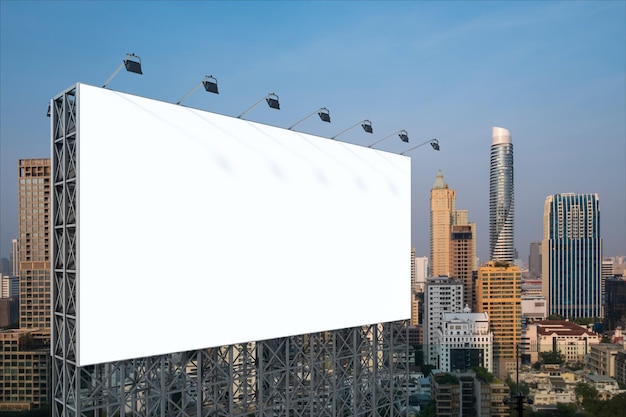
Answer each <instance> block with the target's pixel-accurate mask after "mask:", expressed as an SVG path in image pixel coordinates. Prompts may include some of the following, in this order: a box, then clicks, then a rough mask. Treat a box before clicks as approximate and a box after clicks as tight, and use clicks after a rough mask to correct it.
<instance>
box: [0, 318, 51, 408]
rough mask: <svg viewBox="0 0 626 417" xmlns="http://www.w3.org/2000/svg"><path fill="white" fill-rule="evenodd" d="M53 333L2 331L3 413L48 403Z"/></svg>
mask: <svg viewBox="0 0 626 417" xmlns="http://www.w3.org/2000/svg"><path fill="white" fill-rule="evenodd" d="M49 367H50V334H49V332H48V331H47V329H34V328H30V329H16V330H0V383H1V384H2V385H1V386H2V389H0V411H24V410H31V409H34V408H40V407H42V406H45V405H47V404H48V401H49V398H50V385H49V381H48V378H49Z"/></svg>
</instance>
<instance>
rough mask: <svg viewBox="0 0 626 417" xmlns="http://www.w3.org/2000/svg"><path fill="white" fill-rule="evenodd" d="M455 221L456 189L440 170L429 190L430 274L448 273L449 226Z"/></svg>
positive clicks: (440, 274)
mask: <svg viewBox="0 0 626 417" xmlns="http://www.w3.org/2000/svg"><path fill="white" fill-rule="evenodd" d="M455 221H456V191H455V190H452V189H450V188H448V184H447V183H446V182H445V181H444V180H443V174H442V173H441V171H439V172H438V173H437V179H436V180H435V183H434V184H433V188H432V189H431V191H430V275H431V276H444V275H445V276H448V275H449V274H450V227H451V226H452V225H453V224H455Z"/></svg>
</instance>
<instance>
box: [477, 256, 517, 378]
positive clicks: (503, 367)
mask: <svg viewBox="0 0 626 417" xmlns="http://www.w3.org/2000/svg"><path fill="white" fill-rule="evenodd" d="M521 279H522V272H521V270H520V268H519V267H518V266H516V265H509V264H508V263H506V262H497V261H490V262H487V264H485V265H483V266H481V267H479V268H478V279H477V281H476V311H477V312H485V313H487V314H488V315H489V323H490V325H491V330H492V331H493V356H494V374H495V375H496V376H498V377H500V378H505V377H506V374H507V372H510V371H514V370H515V366H516V358H517V352H516V350H517V347H518V345H519V344H520V343H521V333H522V307H521V302H522V296H521V287H520V284H521Z"/></svg>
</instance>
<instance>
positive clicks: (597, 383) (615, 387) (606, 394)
mask: <svg viewBox="0 0 626 417" xmlns="http://www.w3.org/2000/svg"><path fill="white" fill-rule="evenodd" d="M587 382H588V383H589V385H591V386H593V387H594V388H595V389H596V390H597V391H598V399H599V400H600V401H607V400H610V399H611V398H613V397H614V396H616V395H619V394H621V393H623V392H626V390H623V389H620V387H619V384H618V383H617V381H616V380H615V379H613V378H611V377H608V376H606V375H594V374H588V375H587Z"/></svg>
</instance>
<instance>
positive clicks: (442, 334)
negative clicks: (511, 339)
mask: <svg viewBox="0 0 626 417" xmlns="http://www.w3.org/2000/svg"><path fill="white" fill-rule="evenodd" d="M436 344H437V351H438V363H439V366H438V368H437V369H439V370H440V371H444V372H451V371H460V372H465V371H468V370H471V369H472V368H474V367H481V368H485V369H487V371H489V372H492V371H493V367H492V362H493V354H492V344H493V333H492V332H491V330H490V329H489V316H488V315H487V313H472V312H471V310H470V309H469V307H466V308H464V309H463V312H461V313H443V315H442V318H441V326H440V327H439V328H438V329H437V343H436Z"/></svg>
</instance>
